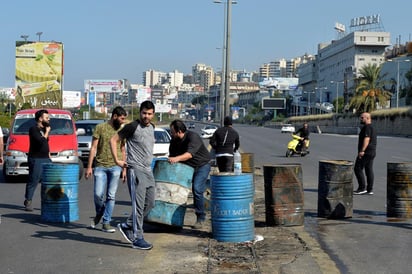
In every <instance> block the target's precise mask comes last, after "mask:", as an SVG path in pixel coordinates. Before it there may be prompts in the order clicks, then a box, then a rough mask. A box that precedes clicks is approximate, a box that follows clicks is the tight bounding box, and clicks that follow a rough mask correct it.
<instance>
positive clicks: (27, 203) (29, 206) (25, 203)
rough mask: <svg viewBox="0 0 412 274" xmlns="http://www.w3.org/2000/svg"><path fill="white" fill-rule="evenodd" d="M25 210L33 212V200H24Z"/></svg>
mask: <svg viewBox="0 0 412 274" xmlns="http://www.w3.org/2000/svg"><path fill="white" fill-rule="evenodd" d="M24 210H26V211H33V207H32V206H31V200H24Z"/></svg>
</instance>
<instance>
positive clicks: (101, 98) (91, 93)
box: [84, 79, 127, 111]
mask: <svg viewBox="0 0 412 274" xmlns="http://www.w3.org/2000/svg"><path fill="white" fill-rule="evenodd" d="M84 91H85V94H86V96H87V104H89V105H90V106H92V107H94V108H96V107H99V105H104V104H105V101H107V100H108V98H111V97H110V95H107V94H124V93H126V94H127V90H126V89H125V80H124V79H119V80H85V81H84ZM113 98H114V96H113ZM96 111H97V109H96Z"/></svg>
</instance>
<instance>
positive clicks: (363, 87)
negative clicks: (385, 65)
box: [349, 64, 392, 113]
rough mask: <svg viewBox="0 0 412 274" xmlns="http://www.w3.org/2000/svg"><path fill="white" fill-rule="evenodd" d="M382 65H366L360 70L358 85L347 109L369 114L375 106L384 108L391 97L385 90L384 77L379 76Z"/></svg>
mask: <svg viewBox="0 0 412 274" xmlns="http://www.w3.org/2000/svg"><path fill="white" fill-rule="evenodd" d="M381 69H382V65H379V66H378V65H376V64H367V65H365V66H363V67H362V68H361V69H360V70H359V73H360V75H361V76H360V77H359V78H358V85H357V86H356V89H355V94H354V96H353V97H352V99H351V101H350V103H349V107H350V108H352V109H355V110H356V112H358V113H361V112H371V111H374V110H375V109H376V108H377V106H378V105H379V106H382V107H383V106H385V105H387V103H388V100H390V98H391V97H392V93H391V92H389V91H388V90H385V88H384V86H385V83H384V81H383V80H382V79H383V78H384V77H385V75H381Z"/></svg>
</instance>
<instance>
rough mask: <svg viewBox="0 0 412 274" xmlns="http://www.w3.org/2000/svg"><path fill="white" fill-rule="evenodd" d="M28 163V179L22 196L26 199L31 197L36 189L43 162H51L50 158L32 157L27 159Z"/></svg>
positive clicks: (40, 177) (29, 199)
mask: <svg viewBox="0 0 412 274" xmlns="http://www.w3.org/2000/svg"><path fill="white" fill-rule="evenodd" d="M27 162H28V164H29V180H28V181H27V184H26V194H25V195H24V198H25V199H26V200H28V201H31V200H32V199H33V195H34V191H35V190H36V187H37V184H38V183H39V182H40V181H41V179H42V174H43V164H48V163H51V160H50V158H32V157H29V158H28V159H27Z"/></svg>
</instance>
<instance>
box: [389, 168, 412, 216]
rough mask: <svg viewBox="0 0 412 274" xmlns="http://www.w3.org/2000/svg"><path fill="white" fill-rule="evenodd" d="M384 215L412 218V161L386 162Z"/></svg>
mask: <svg viewBox="0 0 412 274" xmlns="http://www.w3.org/2000/svg"><path fill="white" fill-rule="evenodd" d="M386 210H387V212H386V216H387V217H394V218H402V219H408V218H412V162H405V163H387V195H386Z"/></svg>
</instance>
